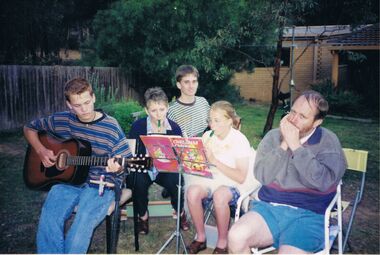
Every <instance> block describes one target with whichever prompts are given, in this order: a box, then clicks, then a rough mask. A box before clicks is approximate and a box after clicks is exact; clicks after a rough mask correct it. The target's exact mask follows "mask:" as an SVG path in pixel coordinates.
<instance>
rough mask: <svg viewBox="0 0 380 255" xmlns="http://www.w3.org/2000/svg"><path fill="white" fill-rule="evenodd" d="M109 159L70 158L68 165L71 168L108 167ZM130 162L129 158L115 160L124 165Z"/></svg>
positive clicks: (68, 158)
mask: <svg viewBox="0 0 380 255" xmlns="http://www.w3.org/2000/svg"><path fill="white" fill-rule="evenodd" d="M108 159H110V158H108V157H89V156H69V157H67V161H66V164H67V165H70V166H107V161H108ZM123 159H124V162H128V161H129V160H128V159H127V158H116V159H115V160H116V161H117V162H118V163H119V164H120V165H122V164H123Z"/></svg>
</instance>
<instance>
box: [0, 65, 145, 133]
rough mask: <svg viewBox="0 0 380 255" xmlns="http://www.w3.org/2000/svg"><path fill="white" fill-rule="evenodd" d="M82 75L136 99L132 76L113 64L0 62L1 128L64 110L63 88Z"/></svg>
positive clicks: (16, 125) (121, 94)
mask: <svg viewBox="0 0 380 255" xmlns="http://www.w3.org/2000/svg"><path fill="white" fill-rule="evenodd" d="M74 77H83V78H86V79H87V80H88V81H90V82H91V83H92V84H93V85H97V86H100V87H102V88H104V91H105V94H107V93H114V95H113V96H115V97H116V98H121V97H124V98H130V99H135V100H138V94H137V93H136V91H135V90H134V89H133V88H132V84H133V82H134V81H133V79H132V75H130V74H125V73H124V72H123V71H122V70H121V69H119V68H114V67H83V66H26V65H0V105H1V107H0V130H7V129H13V128H18V127H21V126H23V125H24V124H25V122H27V121H29V120H32V119H34V118H37V117H41V116H44V115H48V114H51V113H53V112H56V111H62V110H64V109H66V106H65V99H64V95H63V87H64V85H65V83H66V81H68V80H69V79H72V78H74Z"/></svg>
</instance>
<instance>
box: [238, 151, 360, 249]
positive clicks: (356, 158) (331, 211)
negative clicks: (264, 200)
mask: <svg viewBox="0 0 380 255" xmlns="http://www.w3.org/2000/svg"><path fill="white" fill-rule="evenodd" d="M343 151H344V154H345V157H346V160H347V169H348V170H354V171H358V172H361V173H362V178H361V184H360V186H359V188H358V190H357V192H356V196H355V199H354V201H353V203H352V206H353V208H352V211H351V214H350V218H349V223H348V227H347V230H345V231H343V222H342V213H343V211H344V210H345V209H346V208H347V207H348V206H349V205H350V204H351V203H350V202H346V201H342V192H341V186H342V181H340V182H339V185H338V186H337V191H336V195H335V196H334V198H333V199H332V201H331V202H330V204H329V206H328V207H327V208H326V211H325V216H324V218H325V222H324V231H325V246H324V248H323V250H321V251H319V252H317V253H316V254H330V250H331V248H332V244H333V243H334V241H335V239H336V238H337V237H338V253H339V254H343V252H344V251H345V247H346V245H347V242H348V238H349V235H350V232H351V228H352V223H353V220H354V217H355V212H356V209H357V206H358V204H359V203H360V201H361V198H362V195H363V191H364V184H365V174H366V169H367V159H368V151H363V150H354V149H347V148H344V149H343ZM258 190H259V188H256V189H252V190H250V191H248V192H247V193H245V194H242V195H241V196H240V198H239V200H238V206H237V210H236V211H237V212H238V211H239V210H240V208H241V206H242V204H243V203H244V202H245V203H247V201H248V200H247V198H249V199H250V200H251V199H257V192H258ZM243 201H244V202H243ZM244 211H246V210H244ZM239 217H240V214H238V213H236V214H235V222H236V221H237V220H238V219H239ZM343 234H344V241H343ZM273 250H275V248H274V247H265V248H263V249H258V248H252V249H251V251H252V253H254V254H263V253H267V252H270V251H273Z"/></svg>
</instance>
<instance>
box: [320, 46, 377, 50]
mask: <svg viewBox="0 0 380 255" xmlns="http://www.w3.org/2000/svg"><path fill="white" fill-rule="evenodd" d="M326 47H327V49H329V50H380V45H368V46H365V45H337V46H326Z"/></svg>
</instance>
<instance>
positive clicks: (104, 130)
mask: <svg viewBox="0 0 380 255" xmlns="http://www.w3.org/2000/svg"><path fill="white" fill-rule="evenodd" d="M97 111H98V112H101V113H102V117H101V118H99V119H97V120H95V121H93V122H89V123H84V122H81V121H80V120H79V119H78V117H77V116H76V115H75V114H74V113H71V112H69V111H65V112H58V113H54V114H53V115H50V116H48V117H45V118H40V119H36V120H33V121H32V122H30V123H29V124H27V125H26V127H28V128H31V129H34V130H36V131H46V132H48V133H50V134H53V135H55V136H57V137H60V138H62V139H65V140H67V139H71V138H74V139H81V140H85V141H88V142H89V143H90V144H91V149H92V156H94V157H114V156H116V155H120V156H122V157H130V156H131V153H130V151H129V147H128V142H127V139H126V137H125V134H124V132H123V130H122V129H121V127H120V125H119V123H118V122H117V120H116V119H115V118H113V117H111V116H109V115H107V114H105V113H104V112H103V111H101V110H97ZM102 174H104V175H105V176H106V179H109V178H111V179H113V178H115V177H116V178H117V179H118V180H119V181H121V179H122V176H121V175H120V176H115V174H114V173H107V172H106V170H105V167H104V166H91V167H90V170H89V176H88V181H89V179H92V180H98V179H99V177H100V175H102Z"/></svg>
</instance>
